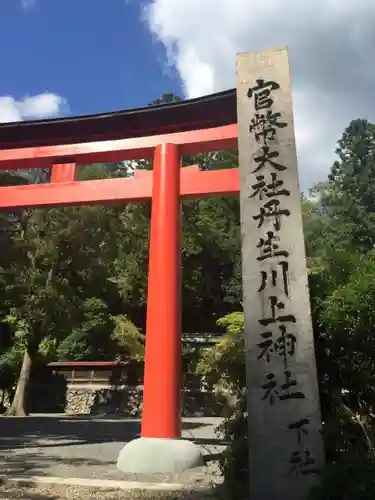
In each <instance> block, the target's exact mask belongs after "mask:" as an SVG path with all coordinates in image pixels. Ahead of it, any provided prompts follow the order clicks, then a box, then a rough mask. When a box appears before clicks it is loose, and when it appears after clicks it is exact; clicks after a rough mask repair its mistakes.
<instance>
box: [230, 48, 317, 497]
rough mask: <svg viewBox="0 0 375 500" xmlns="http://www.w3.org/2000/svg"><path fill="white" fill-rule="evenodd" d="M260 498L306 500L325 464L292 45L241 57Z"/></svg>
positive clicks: (251, 390)
mask: <svg viewBox="0 0 375 500" xmlns="http://www.w3.org/2000/svg"><path fill="white" fill-rule="evenodd" d="M237 115H238V135H239V161H240V179H241V194H240V196H241V231H242V266H243V302H244V313H245V344H246V364H247V367H246V370H247V389H248V390H247V397H248V419H249V448H250V449H249V453H250V478H249V481H250V494H251V495H250V496H251V499H252V500H268V499H271V498H275V499H276V498H277V499H278V500H305V499H306V498H307V495H308V492H309V490H310V489H311V487H312V486H313V485H315V484H316V483H317V481H318V478H319V474H320V471H321V469H322V466H323V462H324V452H323V441H322V436H321V417H320V405H319V394H318V384H317V375H316V364H315V352H314V340H313V332H312V324H311V314H310V301H309V293H308V284H307V269H306V259H305V248H304V240H303V230H302V217H301V207H300V190H299V182H298V170H297V156H296V147H295V137H294V124H293V112H292V100H291V81H290V73H289V63H288V54H287V50H286V49H278V50H268V51H264V52H260V53H245V54H239V55H238V56H237Z"/></svg>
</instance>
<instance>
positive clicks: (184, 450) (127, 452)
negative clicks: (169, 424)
mask: <svg viewBox="0 0 375 500" xmlns="http://www.w3.org/2000/svg"><path fill="white" fill-rule="evenodd" d="M202 465H204V462H203V457H202V454H201V452H200V450H199V448H198V446H197V445H196V444H194V443H193V442H192V441H188V440H185V439H163V438H147V437H146V438H143V437H141V438H138V439H134V440H133V441H129V443H127V444H126V445H125V446H124V448H123V449H122V450H121V451H120V454H119V456H118V459H117V468H118V469H119V470H120V471H121V472H124V473H128V474H129V473H133V474H168V473H177V472H182V471H184V470H188V469H193V468H194V467H200V466H202Z"/></svg>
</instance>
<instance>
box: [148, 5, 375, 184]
mask: <svg viewBox="0 0 375 500" xmlns="http://www.w3.org/2000/svg"><path fill="white" fill-rule="evenodd" d="M144 13H145V16H146V21H147V23H148V26H149V29H150V30H151V32H152V33H153V35H154V36H155V37H156V38H157V39H158V40H159V41H160V42H161V43H162V44H163V45H164V47H165V49H166V54H167V57H168V62H169V63H170V64H172V65H173V66H175V68H176V69H177V71H178V73H179V75H180V77H181V80H182V82H183V85H184V89H185V94H186V96H187V97H197V96H200V95H204V94H208V93H212V92H216V91H220V90H224V89H227V88H231V87H234V85H235V55H236V53H237V52H244V51H251V50H261V49H263V48H268V47H277V46H284V45H287V46H288V47H289V52H290V59H291V65H292V77H293V89H294V95H293V99H294V110H295V123H296V137H297V147H298V151H299V158H300V171H301V181H302V186H303V187H304V188H306V187H307V186H308V185H310V184H311V183H312V182H314V181H317V180H321V179H324V178H325V175H326V173H327V171H328V169H329V167H330V166H331V163H332V160H333V153H334V150H335V147H336V141H337V139H338V138H339V136H340V135H341V133H342V132H343V130H344V128H345V127H346V126H347V125H348V123H349V121H350V120H352V119H355V118H367V119H369V120H375V106H374V102H375V58H374V51H375V35H374V33H375V2H374V0H304V1H301V0H179V1H175V0H152V1H149V2H148V3H147V5H146V6H145V11H144Z"/></svg>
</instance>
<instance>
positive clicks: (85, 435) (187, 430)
mask: <svg viewBox="0 0 375 500" xmlns="http://www.w3.org/2000/svg"><path fill="white" fill-rule="evenodd" d="M220 421H221V419H220V418H203V417H202V418H201V417H197V418H186V419H184V421H183V437H185V438H188V439H191V440H193V441H195V442H196V443H197V444H198V445H199V446H200V447H201V449H202V453H203V454H204V455H205V456H206V459H207V465H206V466H205V467H200V468H196V469H193V470H191V471H186V472H183V473H181V474H175V475H165V474H154V475H143V474H142V475H137V474H123V473H121V472H119V471H118V470H117V469H116V460H117V456H118V453H119V451H120V450H121V448H122V447H123V446H124V444H125V443H126V442H128V441H129V440H131V439H133V438H135V437H137V436H138V435H139V431H140V421H139V420H138V419H124V418H100V417H99V418H98V417H86V416H85V417H67V416H64V415H53V416H50V415H48V416H47V415H38V416H29V417H21V418H17V417H0V475H5V474H6V475H9V476H17V477H19V476H23V477H26V476H57V477H61V478H73V477H75V478H82V479H105V480H110V479H112V480H126V481H146V482H173V483H182V484H189V485H194V486H199V485H202V486H204V485H206V484H208V483H209V482H210V481H213V480H215V478H216V480H217V464H216V462H215V458H217V454H218V453H220V452H221V451H222V450H223V448H224V444H223V443H222V442H220V440H219V439H218V438H217V436H216V435H215V432H214V431H215V427H216V426H217V425H218V424H219V423H220Z"/></svg>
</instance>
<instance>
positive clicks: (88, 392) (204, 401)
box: [45, 385, 224, 417]
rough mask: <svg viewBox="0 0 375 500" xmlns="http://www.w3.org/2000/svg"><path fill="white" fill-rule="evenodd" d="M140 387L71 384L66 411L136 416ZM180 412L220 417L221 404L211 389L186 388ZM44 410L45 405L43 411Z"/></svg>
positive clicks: (67, 394) (186, 414)
mask: <svg viewBox="0 0 375 500" xmlns="http://www.w3.org/2000/svg"><path fill="white" fill-rule="evenodd" d="M142 399H143V387H142V386H134V387H127V386H124V387H100V386H91V387H88V386H86V387H84V386H79V387H78V386H77V385H71V386H68V387H67V390H66V404H65V412H66V413H68V414H70V415H77V414H87V415H114V414H117V415H124V416H128V417H139V416H140V415H141V412H142ZM181 404H182V414H183V416H186V417H193V416H221V415H222V414H223V412H224V407H223V405H221V404H219V403H218V402H217V401H216V400H215V397H214V395H213V394H212V393H211V392H205V391H198V390H196V391H194V390H190V391H189V390H186V391H183V392H182V401H181ZM45 411H47V408H46V410H45Z"/></svg>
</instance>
